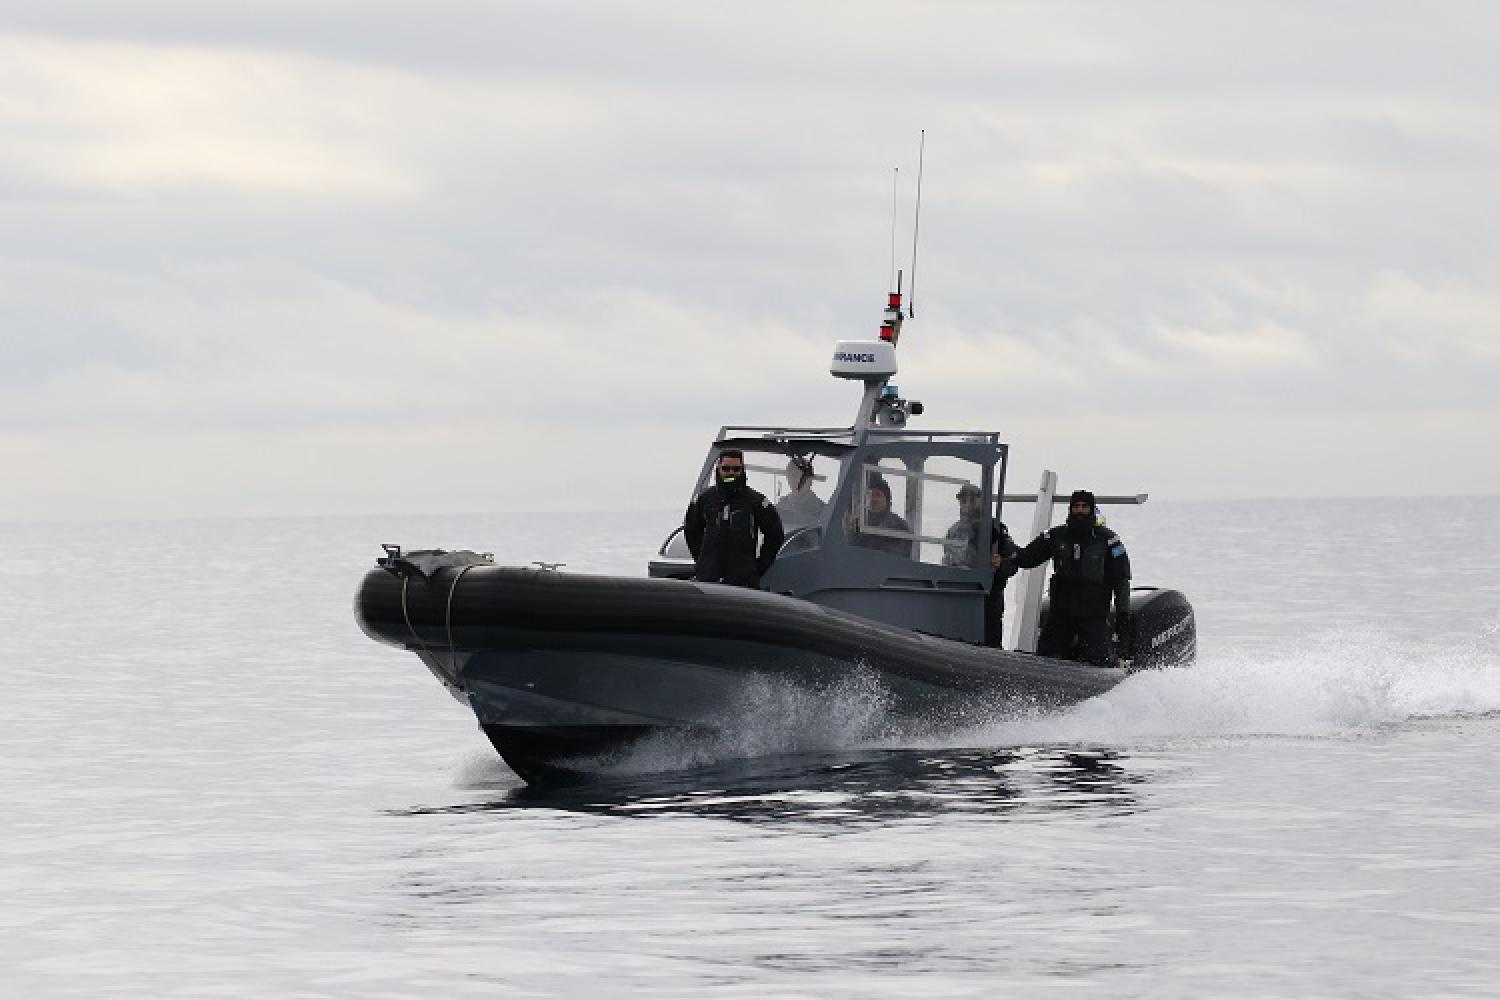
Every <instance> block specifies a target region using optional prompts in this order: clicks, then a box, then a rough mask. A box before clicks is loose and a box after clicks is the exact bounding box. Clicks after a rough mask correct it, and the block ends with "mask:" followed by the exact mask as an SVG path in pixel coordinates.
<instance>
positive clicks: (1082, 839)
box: [0, 499, 1500, 998]
mask: <svg viewBox="0 0 1500 1000" xmlns="http://www.w3.org/2000/svg"><path fill="white" fill-rule="evenodd" d="M1494 507H1495V502H1494V501H1493V500H1485V499H1471V500H1390V501H1338V502H1334V501H1322V502H1315V503H1291V502H1274V503H1253V504H1252V503H1239V504H1178V505H1173V504H1170V503H1155V502H1153V503H1152V504H1150V505H1148V506H1146V507H1144V508H1141V509H1138V510H1128V511H1122V512H1119V513H1116V514H1115V515H1113V519H1112V520H1113V523H1114V525H1115V526H1116V527H1117V528H1118V529H1119V530H1120V531H1121V533H1122V534H1123V535H1124V537H1125V539H1126V541H1127V543H1128V544H1129V546H1130V548H1131V553H1132V558H1133V561H1134V564H1135V567H1136V572H1137V577H1138V579H1139V580H1141V581H1142V582H1159V583H1164V584H1169V585H1172V586H1175V587H1177V588H1179V589H1181V590H1183V591H1185V592H1186V593H1187V594H1188V595H1189V597H1190V598H1191V599H1192V600H1193V602H1194V604H1195V606H1196V608H1197V612H1198V622H1199V629H1200V632H1199V641H1200V650H1201V656H1200V662H1199V663H1198V665H1197V667H1196V668H1194V669H1192V670H1190V671H1181V672H1172V673H1160V674H1149V675H1137V676H1135V677H1133V678H1131V679H1129V680H1128V681H1126V682H1125V683H1124V684H1123V685H1122V686H1120V687H1119V688H1117V689H1116V690H1115V691H1113V692H1111V693H1110V694H1108V695H1107V696H1105V697H1102V698H1099V699H1096V700H1094V701H1092V702H1088V703H1085V704H1083V705H1081V706H1079V707H1078V708H1076V709H1074V710H1072V711H1070V712H1068V713H1066V714H1063V715H1059V716H1055V717H1045V718H1030V719H995V720H993V721H992V722H991V723H990V724H988V725H985V726H983V727H980V728H978V729H975V730H971V731H967V732H962V733H943V732H934V733H931V734H929V735H928V736H927V737H926V738H924V739H923V740H921V741H919V742H918V743H917V744H916V745H913V743H912V741H907V742H906V743H905V744H904V745H889V744H887V743H885V742H883V741H882V739H881V737H880V731H881V727H880V719H879V708H878V699H877V698H874V697H872V696H870V694H869V692H862V691H860V690H858V689H851V690H849V691H847V692H843V693H842V694H841V695H840V696H839V697H838V698H837V699H836V703H833V704H830V703H826V702H824V703H808V702H806V701H805V700H804V699H802V698H799V697H798V696H795V695H792V694H789V693H787V692H768V693H767V699H766V702H767V703H766V705H765V706H764V711H762V712H760V713H759V714H757V713H756V712H755V711H752V712H751V713H750V715H749V717H747V718H746V720H745V722H744V724H743V725H742V726H741V727H739V728H738V729H737V730H736V731H735V732H731V733H727V734H725V735H724V736H723V737H722V738H720V739H717V740H715V741H713V742H712V743H711V744H709V743H704V744H697V745H687V744H682V745H667V744H661V745H656V746H652V747H649V748H647V749H645V750H643V751H641V752H640V753H638V754H636V755H634V756H633V757H632V758H630V759H628V760H626V761H624V762H622V763H621V764H620V766H619V767H618V768H616V769H615V770H614V771H613V772H611V773H609V774H606V775H604V776H603V777H602V778H601V780H600V781H599V782H597V783H595V784H592V785H587V786H584V787H581V788H576V789H572V790H568V791H557V792H551V793H535V792H530V791H527V790H524V789H523V788H522V787H521V786H520V785H519V783H518V782H517V781H516V780H515V779H514V778H513V777H512V776H511V775H510V773H509V772H508V771H507V770H506V769H505V767H504V766H503V765H502V764H501V763H500V762H499V761H498V759H496V758H495V757H493V755H492V753H491V752H490V750H489V748H488V744H487V743H486V742H485V741H484V739H483V737H482V736H481V734H480V733H479V732H478V730H477V728H476V727H475V725H474V722H473V719H472V716H470V715H469V714H468V713H467V711H466V710H464V709H463V708H462V707H461V706H459V705H458V704H457V703H456V702H454V701H452V700H451V699H450V698H449V696H448V695H447V694H446V693H445V692H444V691H443V690H442V689H441V688H440V687H439V686H438V685H437V684H436V682H435V681H433V679H432V678H431V677H430V675H428V673H427V671H426V670H425V669H424V668H423V667H422V666H421V665H420V664H419V663H418V662H417V660H416V659H415V657H412V656H410V655H409V654H404V653H401V652H399V651H397V650H392V649H389V648H387V647H384V646H378V645H375V644H373V643H371V642H369V641H368V640H366V639H365V638H364V636H363V635H362V634H361V633H360V632H359V631H358V630H357V628H356V627H355V625H354V623H353V618H352V614H351V600H352V596H353V593H354V589H355V587H356V585H357V583H358V581H359V579H360V577H361V575H362V574H363V573H364V571H365V569H366V568H367V567H368V566H369V565H370V564H371V561H372V560H373V558H374V557H375V556H376V555H378V554H379V551H378V543H380V542H383V541H399V542H402V543H404V544H406V545H407V546H408V547H415V546H431V545H438V546H446V547H471V548H480V549H493V550H494V551H495V552H496V553H497V554H498V556H499V557H500V559H501V560H502V561H512V562H514V561H522V562H524V561H529V560H532V559H549V560H555V561H564V562H566V563H568V564H569V566H570V567H571V568H575V569H583V570H602V571H610V572H626V573H639V572H641V571H642V568H643V566H644V562H645V560H646V558H647V557H648V556H649V554H650V552H651V550H652V549H653V548H654V546H655V544H656V543H657V542H658V541H659V540H660V538H661V536H662V535H663V534H664V533H665V530H666V528H667V527H668V526H669V522H670V516H669V515H668V514H662V515H658V516H636V515H631V516H624V515H618V514H616V515H598V516H595V515H587V516H585V515H548V516H541V515H537V516H488V517H479V516H475V517H468V518H453V517H450V518H412V517H406V518H397V517H392V518H368V517H365V518H346V519H284V520H256V521H184V522H175V523H152V524H108V525H88V526H57V525H50V526H42V525H10V526H4V527H3V531H4V533H5V536H6V539H7V543H8V544H7V546H6V548H7V559H6V563H5V573H4V579H5V581H6V582H5V585H4V589H3V601H0V635H3V637H4V645H3V647H0V649H3V653H0V655H3V657H4V661H5V668H6V669H5V671H4V677H5V683H4V691H5V706H6V714H5V719H4V728H3V730H0V732H3V736H0V747H3V762H0V796H3V800H4V815H5V820H4V831H5V832H4V837H3V839H0V889H3V899H4V905H3V907H0V931H3V933H0V987H3V989H0V992H3V994H4V995H5V996H95V995H102V994H110V995H132V996H153V997H160V996H191V997H209V996H247V995H249V996H277V997H280V996H288V997H292V996H296V997H319V996H360V997H398V996H401V997H404V996H418V995H420V996H467V995H472V996H574V995H578V996H582V995H590V996H594V995H605V996H630V995H636V996H756V997H764V996H778V997H780V996H788V997H865V996H878V995H886V996H906V995H919V994H920V995H927V996H940V997H961V996H975V997H979V996H995V995H1011V996H1027V995H1051V996H1073V997H1132V996H1140V997H1152V998H1161V997H1199V996H1218V997H1268V996H1304V997H1311V996H1326V997H1355V996H1358V997H1376V996H1431V995H1445V996H1458V995H1471V996H1494V995H1495V994H1496V991H1497V989H1500V986H1497V983H1500V782H1497V780H1496V775H1497V773H1500V569H1497V567H1500V534H1497V533H1496V532H1495V530H1494V528H1493V525H1492V523H1491V522H1492V520H1493V518H1492V514H1493V510H1494ZM1011 522H1012V526H1013V527H1015V526H1018V525H1021V524H1026V523H1028V522H1029V518H1028V517H1024V516H1019V515H1017V516H1013V517H1012V518H1011ZM1020 533H1022V532H1018V534H1020Z"/></svg>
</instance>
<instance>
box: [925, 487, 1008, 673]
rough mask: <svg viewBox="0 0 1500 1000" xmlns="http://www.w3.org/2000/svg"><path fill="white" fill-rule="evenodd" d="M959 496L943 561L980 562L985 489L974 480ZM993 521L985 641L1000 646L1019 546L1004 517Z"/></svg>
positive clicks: (971, 564) (968, 565) (970, 565)
mask: <svg viewBox="0 0 1500 1000" xmlns="http://www.w3.org/2000/svg"><path fill="white" fill-rule="evenodd" d="M957 499H958V520H957V521H954V522H953V525H952V526H951V527H950V528H949V529H948V534H947V536H946V539H945V540H944V542H943V565H944V566H962V567H966V568H973V567H974V566H976V565H978V563H979V543H980V539H981V538H983V537H984V530H983V529H984V493H983V491H981V490H980V489H979V487H978V486H975V485H974V484H973V483H964V484H963V485H962V486H960V487H959V489H958V494H957ZM991 523H992V524H993V525H994V531H993V532H991V535H990V558H989V564H990V569H992V570H993V571H994V576H993V578H992V579H991V580H990V588H989V590H988V591H986V592H985V595H984V644H985V645H986V646H999V645H1001V643H1002V641H1003V640H1002V636H1003V635H1004V634H1005V582H1006V581H1007V580H1009V579H1010V578H1011V577H1013V576H1015V575H1016V564H1015V561H1014V556H1015V554H1016V552H1017V551H1018V549H1017V548H1016V543H1015V542H1014V541H1013V540H1012V539H1011V537H1010V529H1008V528H1006V526H1005V522H1004V521H991Z"/></svg>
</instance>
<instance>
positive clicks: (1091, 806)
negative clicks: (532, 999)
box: [397, 747, 1145, 826]
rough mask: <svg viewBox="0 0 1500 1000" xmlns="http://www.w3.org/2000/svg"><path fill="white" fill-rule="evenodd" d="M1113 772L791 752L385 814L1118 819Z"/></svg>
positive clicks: (1129, 779)
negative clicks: (1095, 814) (1075, 815)
mask: <svg viewBox="0 0 1500 1000" xmlns="http://www.w3.org/2000/svg"><path fill="white" fill-rule="evenodd" d="M1125 764H1126V761H1125V760H1124V758H1123V756H1122V755H1121V754H1119V753H1118V752H1117V751H1116V750H1114V749H1099V748H1089V747H1041V748H1004V749H995V748H983V749H941V750H922V749H902V750H868V751H864V752H860V753H858V754H853V755H851V754H850V753H848V752H844V753H840V754H831V753H824V754H816V755H809V754H798V755H787V756H779V757H763V758H756V759H753V760H745V761H735V762H732V763H720V764H717V765H714V766H712V767H706V768H698V769H694V770H691V771H682V772H671V773H655V774H646V775H642V774H601V775H598V776H595V777H594V778H592V779H591V780H588V781H585V782H582V783H575V784H566V785H552V786H548V785H534V786H524V787H519V788H517V787H505V788H504V789H503V790H497V791H499V794H498V795H496V796H495V797H493V798H486V799H482V800H480V801H476V802H468V803H461V804H454V805H447V806H439V807H418V808H413V809H409V810H400V811H398V812H397V814H398V815H433V814H438V813H463V812H486V811H494V812H503V811H508V810H552V811H558V812H564V813H573V814H593V815H605V816H618V817H631V818H652V817H663V816H693V817H700V818H706V817H707V818H719V819H730V820H736V821H740V822H744V823H759V824H824V825H832V826H868V825H880V824H887V823H896V822H902V821H908V820H914V819H931V818H935V817H941V816H944V815H954V816H981V815H986V814H989V815H1006V814H1037V813H1058V812H1074V811H1079V810H1093V811H1102V812H1108V813H1114V814H1121V813H1129V812H1134V811H1136V810H1137V809H1139V807H1140V805H1139V801H1138V798H1137V795H1136V786H1137V785H1138V784H1139V783H1140V782H1142V781H1143V780H1145V778H1144V776H1143V775H1141V774H1138V773H1133V772H1132V771H1130V770H1128V769H1127V768H1126V766H1125ZM471 787H476V788H480V789H482V788H484V787H486V786H485V785H483V784H480V785H476V786H471Z"/></svg>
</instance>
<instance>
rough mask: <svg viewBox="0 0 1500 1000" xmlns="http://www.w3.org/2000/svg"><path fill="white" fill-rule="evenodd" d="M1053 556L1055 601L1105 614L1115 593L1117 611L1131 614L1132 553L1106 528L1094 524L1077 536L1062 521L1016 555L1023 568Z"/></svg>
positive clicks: (1075, 611) (1087, 613)
mask: <svg viewBox="0 0 1500 1000" xmlns="http://www.w3.org/2000/svg"><path fill="white" fill-rule="evenodd" d="M1048 559H1051V560H1052V583H1051V585H1050V587H1051V593H1052V602H1053V605H1054V606H1055V607H1057V608H1059V609H1060V610H1062V611H1064V612H1065V613H1067V614H1071V615H1077V616H1083V617H1103V616H1104V615H1106V614H1108V613H1109V599H1110V596H1111V595H1113V596H1114V599H1115V615H1116V617H1123V616H1125V615H1128V614H1130V556H1128V555H1127V554H1126V553H1125V543H1124V542H1122V541H1121V540H1120V536H1119V535H1117V534H1115V533H1114V532H1113V531H1111V530H1110V529H1109V528H1106V527H1104V526H1102V525H1096V526H1095V527H1092V528H1090V529H1088V531H1087V532H1086V533H1085V534H1083V535H1080V536H1075V535H1074V534H1073V533H1072V531H1071V529H1069V527H1068V526H1067V525H1066V524H1060V525H1058V526H1057V527H1055V528H1053V529H1051V530H1050V531H1048V532H1046V533H1045V534H1041V535H1038V536H1036V539H1035V540H1034V541H1033V542H1032V543H1031V544H1030V545H1028V546H1026V547H1025V548H1024V549H1022V550H1021V551H1020V552H1019V553H1017V555H1016V564H1017V565H1018V566H1020V567H1021V568H1022V569H1032V568H1034V567H1036V566H1040V565H1041V564H1042V563H1044V562H1046V561H1047V560H1048Z"/></svg>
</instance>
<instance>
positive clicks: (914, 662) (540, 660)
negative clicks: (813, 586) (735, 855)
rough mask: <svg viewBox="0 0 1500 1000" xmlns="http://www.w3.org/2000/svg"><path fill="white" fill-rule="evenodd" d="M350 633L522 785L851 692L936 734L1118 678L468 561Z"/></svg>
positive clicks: (709, 599) (823, 617) (361, 603)
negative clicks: (426, 683)
mask: <svg viewBox="0 0 1500 1000" xmlns="http://www.w3.org/2000/svg"><path fill="white" fill-rule="evenodd" d="M356 616H357V618H358V620H359V623H360V625H361V627H362V628H363V629H364V631H365V632H366V633H367V634H368V635H370V636H371V637H372V638H374V639H377V640H379V641H381V642H385V643H389V644H392V645H396V646H400V647H402V648H405V649H409V650H412V651H414V652H416V653H417V654H418V656H419V657H420V658H421V659H422V660H423V662H424V663H426V664H427V666H428V667H429V669H431V670H432V672H433V673H434V674H435V675H436V676H437V677H438V678H439V679H440V680H442V681H443V683H444V684H445V685H446V686H447V687H448V688H449V690H450V691H451V692H452V693H453V694H454V695H455V697H457V698H459V699H460V700H462V701H463V702H464V703H465V704H467V705H468V706H469V707H470V708H471V709H472V710H473V712H474V714H475V716H476V718H477V719H478V721H479V724H480V726H481V728H482V729H483V731H484V732H485V735H486V736H487V737H488V738H489V739H490V742H491V743H492V744H493V745H494V746H495V748H496V750H497V751H498V752H499V753H500V754H501V756H502V757H504V759H505V760H506V762H507V763H508V764H509V765H510V766H511V767H512V769H513V770H515V771H516V772H517V773H518V774H519V775H520V776H521V777H522V778H523V779H525V780H528V781H532V780H538V779H540V778H544V777H548V776H552V775H557V774H564V773H569V772H575V771H580V770H588V769H589V768H590V767H591V766H594V765H596V764H597V762H598V758H600V757H601V756H608V755H611V754H617V753H619V752H620V751H621V750H623V749H624V748H626V747H629V746H631V745H633V744H636V743H638V742H639V741H640V740H641V739H643V738H645V737H648V736H650V735H652V734H660V733H690V732H706V733H713V732H718V731H722V730H724V729H725V728H726V727H733V726H734V725H736V724H737V723H738V722H740V721H741V720H742V718H743V716H744V714H745V713H747V712H753V711H755V710H756V709H757V708H760V709H765V708H766V705H767V702H769V703H770V704H771V706H772V707H771V710H772V711H775V705H776V704H778V702H777V698H778V697H784V696H786V695H787V693H788V692H790V693H792V694H793V695H798V694H800V695H806V696H807V697H808V698H810V699H813V700H814V701H815V700H816V699H817V698H818V697H834V698H837V697H839V696H841V695H847V694H848V693H849V692H850V691H853V690H857V691H858V692H859V693H860V696H861V697H865V698H867V699H870V700H871V701H872V702H873V703H878V708H879V711H880V714H881V717H882V719H883V720H885V724H886V725H887V726H901V725H912V726H914V727H923V728H930V727H933V726H939V725H955V724H958V725H961V724H963V723H964V722H965V721H978V720H980V719H982V718H986V717H993V715H994V714H995V713H997V712H1017V711H1025V712H1031V711H1047V710H1053V709H1057V708H1061V707H1064V706H1067V705H1070V704H1073V703H1076V702H1078V701H1081V700H1083V699H1085V698H1088V697H1092V696H1094V695H1096V694H1100V693H1102V692H1104V691H1107V690H1109V689H1110V688H1111V687H1113V686H1114V685H1115V684H1117V683H1118V682H1119V681H1120V680H1121V679H1122V678H1123V677H1124V675H1125V671H1124V670H1121V669H1118V668H1099V667H1091V666H1084V665H1080V664H1074V663H1067V662H1062V661H1056V660H1048V659H1044V658H1041V657H1036V656H1031V655H1027V654H1023V653H1015V652H1007V651H1004V650H998V649H989V648H985V647H980V646H973V645H969V644H967V643H961V642H955V641H952V640H948V639H941V638H936V637H932V636H925V635H921V634H919V633H914V632H911V631H909V630H906V629H900V628H893V627H890V626H885V625H882V624H880V623H877V622H872V621H870V620H868V619H864V618H861V617H859V616H856V615H851V614H848V613H845V612H840V611H836V610H832V609H829V608H825V607H821V606H819V605H815V604H811V603H809V602H807V601H802V600H798V599H795V598H789V597H783V596H779V595H775V594H768V593H764V592H761V591H753V590H746V589H742V588H734V587H725V586H720V585H717V584H699V583H691V582H685V581H677V580H654V579H637V578H624V577H607V576H589V575H583V574H573V573H560V572H556V571H552V570H545V569H530V568H519V567H505V566H497V565H494V564H491V563H489V562H487V561H477V560H476V562H474V563H473V564H470V565H466V566H447V567H444V568H441V569H438V570H436V571H433V572H432V573H431V574H430V575H425V576H424V575H422V574H420V573H416V572H410V571H408V572H401V571H398V570H392V569H387V568H383V567H381V568H376V569H373V570H371V571H370V572H369V573H368V574H367V575H366V577H365V579H364V583H363V585H362V586H361V588H360V591H359V595H358V597H357V599H356ZM767 685H771V687H769V688H768V687H767ZM776 692H779V694H777V693H776ZM768 693H769V696H768ZM814 710H816V709H814Z"/></svg>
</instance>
